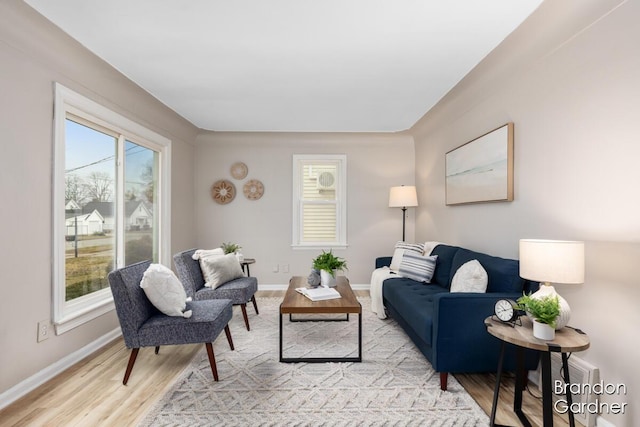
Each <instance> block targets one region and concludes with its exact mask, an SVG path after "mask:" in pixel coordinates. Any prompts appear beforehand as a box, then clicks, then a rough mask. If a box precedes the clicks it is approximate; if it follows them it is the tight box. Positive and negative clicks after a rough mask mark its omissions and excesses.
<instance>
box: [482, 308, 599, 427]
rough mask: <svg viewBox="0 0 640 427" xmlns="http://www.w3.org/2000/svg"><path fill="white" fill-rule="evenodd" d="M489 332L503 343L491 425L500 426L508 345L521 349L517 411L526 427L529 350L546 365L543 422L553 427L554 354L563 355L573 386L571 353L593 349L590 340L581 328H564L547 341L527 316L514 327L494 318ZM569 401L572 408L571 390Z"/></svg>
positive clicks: (487, 322)
mask: <svg viewBox="0 0 640 427" xmlns="http://www.w3.org/2000/svg"><path fill="white" fill-rule="evenodd" d="M484 324H485V326H486V327H487V332H488V333H490V334H491V335H493V336H494V337H496V338H498V339H499V340H501V341H502V349H501V351H500V359H499V360H498V372H497V373H496V386H495V389H494V391H493V405H492V407H491V420H490V424H489V425H490V426H498V424H496V423H495V421H496V408H497V405H498V394H499V393H500V380H501V377H502V366H503V362H504V352H505V347H506V345H507V343H509V344H513V345H515V346H517V364H518V368H517V369H518V372H517V374H516V386H515V387H516V390H515V397H514V400H513V411H514V412H515V413H516V415H518V418H519V419H520V421H521V422H522V424H523V425H525V426H531V423H530V422H529V420H528V419H527V417H526V416H525V415H524V413H523V412H522V389H523V388H524V375H525V370H524V352H525V349H530V350H536V351H539V352H540V363H541V366H542V419H543V425H544V427H552V426H553V401H552V400H553V396H552V395H553V388H552V384H551V353H552V352H553V353H561V354H562V370H563V372H564V382H565V384H570V379H569V366H568V363H567V353H572V352H575V351H583V350H586V349H587V348H589V344H590V343H589V337H588V336H587V334H585V333H584V332H582V331H581V330H580V329H575V328H571V327H569V326H567V327H564V328H562V329H560V330H557V331H556V337H555V339H554V340H553V341H544V340H540V339H538V338H535V337H534V336H533V324H532V322H531V320H530V319H529V318H527V317H526V316H523V317H522V326H515V327H512V326H511V325H507V324H504V323H502V322H499V321H498V320H495V319H493V318H492V317H487V318H486V319H485V320H484ZM567 402H568V404H569V405H571V403H572V402H571V392H570V391H569V387H567ZM569 424H570V425H571V427H574V426H575V421H574V419H573V413H572V412H571V411H569Z"/></svg>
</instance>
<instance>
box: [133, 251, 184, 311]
mask: <svg viewBox="0 0 640 427" xmlns="http://www.w3.org/2000/svg"><path fill="white" fill-rule="evenodd" d="M140 287H141V288H142V289H143V290H144V293H145V295H147V298H149V301H151V304H153V305H154V306H155V307H156V308H157V309H158V310H160V311H161V312H162V313H164V314H166V315H167V316H180V317H191V314H192V313H191V310H187V311H184V309H185V308H187V301H191V298H187V293H186V292H185V290H184V287H183V286H182V283H180V280H178V277H176V275H175V273H174V272H173V271H171V270H170V269H169V268H167V267H165V266H164V265H162V264H151V265H150V266H149V268H147V271H145V272H144V275H143V276H142V281H141V282H140Z"/></svg>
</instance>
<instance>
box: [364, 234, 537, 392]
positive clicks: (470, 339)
mask: <svg viewBox="0 0 640 427" xmlns="http://www.w3.org/2000/svg"><path fill="white" fill-rule="evenodd" d="M431 255H438V259H437V263H436V268H435V272H434V276H433V278H432V280H431V283H429V284H427V283H420V282H417V281H415V280H412V279H407V278H403V277H400V276H398V277H397V278H390V279H387V280H385V281H384V283H383V286H382V296H383V303H384V306H385V308H386V310H387V313H388V314H389V315H390V316H391V317H392V318H393V319H394V320H396V321H397V322H398V324H400V326H402V328H403V329H404V331H405V332H406V333H407V335H408V336H409V337H410V338H411V340H412V341H413V342H414V343H415V345H416V346H417V347H418V348H419V349H420V351H421V352H422V354H424V356H425V357H426V358H427V360H429V362H431V364H432V365H433V368H434V370H435V371H436V372H438V373H440V388H441V389H442V390H446V389H447V378H448V374H449V373H477V372H496V370H497V366H498V357H499V355H500V348H501V342H500V341H499V340H498V339H497V338H495V337H493V336H492V335H489V333H488V332H487V331H486V328H485V326H484V319H485V318H486V317H487V316H491V315H492V314H493V309H494V305H495V303H496V301H497V300H499V299H501V298H511V299H517V298H518V297H520V296H522V292H523V291H525V292H527V293H528V292H530V291H535V290H537V286H538V284H537V283H534V282H530V281H526V280H524V279H522V278H521V277H520V275H519V262H518V261H517V260H512V259H504V258H498V257H494V256H490V255H486V254H482V253H479V252H474V251H470V250H468V249H464V248H460V247H456V246H448V245H442V244H441V245H437V246H436V247H435V248H434V249H433V251H432V252H431ZM474 259H476V260H478V262H480V264H481V265H482V267H483V268H484V269H485V271H486V272H487V276H488V285H487V291H486V293H451V292H449V288H450V286H451V280H452V279H453V276H454V274H455V272H456V271H457V270H458V268H459V267H460V266H461V265H463V264H464V263H466V262H467V261H471V260H474ZM390 263H391V257H380V258H377V259H376V268H380V267H383V266H388V265H389V264H390ZM509 347H511V346H509ZM537 364H538V355H537V353H536V352H530V351H527V352H526V358H525V367H526V369H527V370H532V369H536V367H537ZM504 366H505V370H513V371H515V368H516V358H515V351H514V349H513V348H507V353H506V354H505V365H504Z"/></svg>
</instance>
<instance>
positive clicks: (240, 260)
mask: <svg viewBox="0 0 640 427" xmlns="http://www.w3.org/2000/svg"><path fill="white" fill-rule="evenodd" d="M236 258H238V262H242V261H244V255H243V254H242V252H236Z"/></svg>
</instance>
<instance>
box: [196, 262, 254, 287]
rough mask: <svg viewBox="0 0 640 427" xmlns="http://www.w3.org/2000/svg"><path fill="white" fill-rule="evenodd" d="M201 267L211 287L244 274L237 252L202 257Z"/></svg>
mask: <svg viewBox="0 0 640 427" xmlns="http://www.w3.org/2000/svg"><path fill="white" fill-rule="evenodd" d="M200 268H201V269H202V274H203V275H204V278H205V280H206V283H205V284H204V285H205V286H206V287H209V288H213V289H215V288H217V287H218V286H220V285H223V284H225V283H227V282H229V281H231V280H233V279H237V278H240V277H243V276H244V273H242V267H241V266H240V263H239V262H238V258H237V257H236V255H235V254H227V255H221V256H217V255H214V256H209V257H205V258H200Z"/></svg>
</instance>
